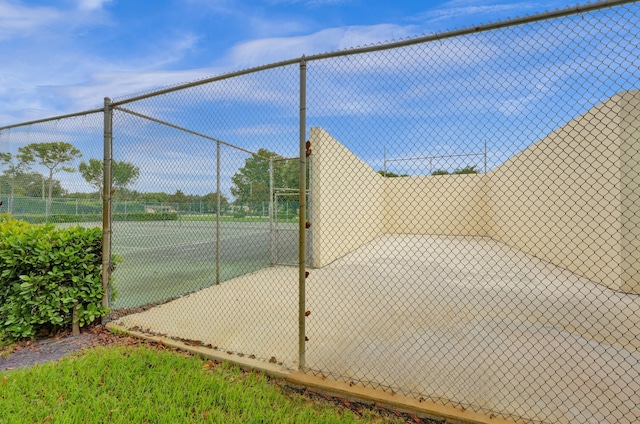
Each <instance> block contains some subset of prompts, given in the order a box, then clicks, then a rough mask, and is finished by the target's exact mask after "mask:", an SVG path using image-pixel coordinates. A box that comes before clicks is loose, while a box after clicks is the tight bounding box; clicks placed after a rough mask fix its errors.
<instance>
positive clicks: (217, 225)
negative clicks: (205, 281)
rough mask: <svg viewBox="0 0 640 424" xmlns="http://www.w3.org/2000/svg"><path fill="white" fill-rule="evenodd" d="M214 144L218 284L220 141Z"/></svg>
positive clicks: (218, 273) (217, 271) (217, 268)
mask: <svg viewBox="0 0 640 424" xmlns="http://www.w3.org/2000/svg"><path fill="white" fill-rule="evenodd" d="M216 145H217V154H216V156H217V166H216V284H220V203H221V202H220V197H221V194H220V142H219V141H218V142H217V143H216Z"/></svg>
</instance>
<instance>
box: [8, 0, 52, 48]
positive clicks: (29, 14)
mask: <svg viewBox="0 0 640 424" xmlns="http://www.w3.org/2000/svg"><path fill="white" fill-rule="evenodd" d="M62 15H63V14H62V13H61V12H60V11H58V10H56V9H53V8H50V7H26V6H23V5H21V4H19V3H16V2H13V1H8V0H0V41H2V40H6V39H8V38H13V37H26V36H28V35H31V34H33V33H34V32H35V31H36V30H38V29H39V28H42V27H44V26H46V25H48V24H50V23H52V22H55V21H57V20H59V19H60V18H61V17H62Z"/></svg>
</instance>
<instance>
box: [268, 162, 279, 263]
mask: <svg viewBox="0 0 640 424" xmlns="http://www.w3.org/2000/svg"><path fill="white" fill-rule="evenodd" d="M274 200H275V199H274V181H273V158H269V241H270V242H271V243H270V249H269V250H270V253H271V255H270V256H271V266H274V265H275V264H276V252H275V244H276V235H275V233H274V231H275V225H274V214H275V213H278V210H277V209H275V208H274Z"/></svg>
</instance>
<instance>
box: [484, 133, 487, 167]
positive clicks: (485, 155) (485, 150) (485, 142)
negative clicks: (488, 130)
mask: <svg viewBox="0 0 640 424" xmlns="http://www.w3.org/2000/svg"><path fill="white" fill-rule="evenodd" d="M484 173H485V174H486V173H487V140H484Z"/></svg>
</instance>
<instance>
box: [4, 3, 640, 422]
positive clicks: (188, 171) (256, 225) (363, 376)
mask: <svg viewBox="0 0 640 424" xmlns="http://www.w3.org/2000/svg"><path fill="white" fill-rule="evenodd" d="M614 4H615V6H614ZM639 45H640V5H639V4H638V3H637V2H603V3H596V4H592V5H588V6H585V7H583V8H582V9H581V10H568V11H558V12H554V13H550V14H546V15H541V16H538V17H534V18H526V19H519V20H515V21H510V22H504V23H498V24H493V25H488V26H484V27H479V28H475V29H469V30H461V31H457V32H451V33H446V34H439V35H434V36H429V37H424V38H421V39H415V40H408V41H403V42H399V43H395V44H389V45H380V46H375V47H368V48H362V49H357V50H347V51H343V52H336V53H328V54H323V55H316V56H312V57H307V58H303V59H301V60H292V61H288V62H283V63H280V64H275V65H269V66H265V67H262V68H260V69H253V70H249V71H245V72H238V73H236V74H230V75H226V76H221V77H216V78H211V79H208V80H203V81H200V82H195V83H191V84H187V85H185V86H179V87H173V88H169V89H166V90H162V91H159V92H150V93H144V94H141V95H137V96H135V97H129V98H122V99H115V100H114V101H113V102H112V103H109V102H107V108H106V109H105V113H107V116H106V118H107V119H106V120H105V122H109V123H110V124H109V123H107V124H106V125H105V127H104V128H103V126H102V119H103V118H104V116H103V115H102V114H101V113H90V114H88V115H86V116H81V117H77V116H73V117H68V118H65V119H62V120H57V121H48V122H45V123H37V124H33V125H30V126H24V127H15V128H11V129H5V130H3V131H2V133H0V137H1V138H0V141H1V142H2V144H1V146H2V148H1V149H0V152H3V153H4V152H8V153H12V154H11V155H8V156H6V157H7V160H5V162H4V163H3V171H4V172H3V173H2V176H1V178H2V180H0V189H1V190H2V191H1V192H0V198H1V199H3V200H4V202H5V205H6V204H8V205H10V208H11V209H13V210H14V213H15V214H16V215H17V216H25V217H28V216H30V217H31V219H32V220H33V221H34V222H36V221H38V220H43V219H45V220H46V219H49V220H56V219H57V220H58V222H63V221H64V222H73V223H75V222H94V220H93V219H89V217H88V216H89V215H91V216H93V215H94V214H96V213H101V212H102V210H101V209H96V208H98V207H99V205H98V204H97V203H96V199H100V198H101V197H103V198H104V199H105V201H107V202H110V204H111V213H110V219H109V220H108V222H103V226H104V228H105V229H106V231H107V232H108V234H110V235H112V246H111V250H112V251H113V253H115V254H117V255H119V256H121V257H122V258H123V262H122V263H121V264H120V265H119V266H118V268H117V269H116V271H115V272H114V277H115V279H116V280H115V286H116V288H117V290H118V294H119V297H118V299H117V300H116V301H115V303H113V304H112V307H113V308H114V309H115V310H121V313H120V314H123V313H125V312H131V313H132V314H129V315H127V316H124V317H122V318H121V319H120V320H119V323H121V324H122V325H125V326H128V327H131V328H133V327H135V328H140V329H146V330H149V331H152V332H155V333H159V334H165V335H168V336H171V337H177V338H182V339H189V340H192V341H193V340H196V341H199V342H201V343H202V344H206V345H210V346H211V347H213V348H216V349H221V350H224V351H227V352H235V353H236V354H239V355H246V356H251V357H256V358H259V359H263V360H268V361H270V362H278V363H280V364H282V365H284V366H285V367H287V368H290V369H300V370H301V371H303V372H308V373H313V374H317V375H322V376H325V377H331V378H333V379H337V380H340V381H344V382H349V383H351V384H352V385H356V386H368V387H372V388H375V389H383V390H386V391H391V392H393V393H402V394H404V395H406V396H410V397H414V398H417V399H422V400H429V401H432V402H436V403H439V404H445V405H450V406H453V407H456V408H459V409H460V408H461V409H462V410H464V409H471V410H474V411H477V412H480V413H483V414H486V415H488V416H493V417H498V416H499V417H503V418H507V419H513V420H522V421H524V422H549V423H551V422H554V423H555V422H610V423H614V422H616V423H617V422H623V423H624V422H626V423H633V422H637V421H638V420H640V406H639V405H640V352H639V348H640V342H639V340H640V325H639V324H640V323H639V321H640V297H639V296H638V294H640V265H639V263H640V261H639V260H640V237H639V236H640V230H639V221H640V210H639V208H640V198H639V196H640V177H639V175H640V72H638V69H640V48H639V47H638V46H639ZM94 112H95V111H94ZM111 115H112V116H111ZM98 117H99V118H100V120H97V118H98ZM94 118H96V119H95V122H94ZM110 118H111V119H110ZM110 125H112V126H110ZM54 127H55V129H56V131H57V132H55V131H53V130H52V128H54ZM61 128H62V129H61ZM91 129H93V130H95V131H94V132H95V134H94V136H89V135H88V134H92V132H91V131H88V130H91ZM103 129H104V132H103ZM80 130H82V131H80ZM79 134H82V139H81V140H80V139H78V138H77V137H78V135H79ZM111 135H112V136H113V139H112V140H113V141H112V150H111V146H110V145H109V146H107V145H105V147H109V148H105V149H104V152H105V154H106V156H105V157H104V158H103V157H102V156H101V154H99V153H98V152H100V151H101V149H102V147H103V145H102V137H103V136H104V138H105V140H111V138H110V137H111ZM53 140H55V141H68V142H70V143H71V144H73V145H74V146H76V147H77V148H78V149H79V150H81V151H82V153H83V156H82V159H80V158H76V159H74V160H75V161H76V162H78V163H76V162H73V163H76V165H77V166H78V169H79V172H76V173H75V174H68V175H73V176H74V179H73V180H71V179H62V177H61V176H62V175H64V176H65V177H66V178H69V177H68V175H67V174H64V173H62V172H60V173H59V174H56V175H59V176H60V180H59V186H56V185H55V184H53V183H48V182H47V179H46V178H44V177H41V178H39V179H38V178H37V177H35V176H32V177H31V179H25V180H24V181H29V183H24V184H22V183H20V184H19V183H17V182H18V181H19V179H18V178H17V177H16V175H17V174H15V170H14V168H15V166H16V165H17V164H18V162H16V160H17V158H19V157H20V155H19V154H18V153H20V152H21V151H24V149H23V150H20V149H21V148H22V147H24V146H26V145H28V144H30V143H36V142H48V141H53ZM306 140H308V143H306V144H305V141H306ZM83 143H84V144H83ZM108 144H109V143H108ZM5 146H8V147H5ZM89 146H91V148H92V149H95V151H92V150H91V149H90V148H89ZM111 151H112V157H110V152H111ZM4 157H5V156H2V157H0V158H4ZM90 158H96V161H97V160H98V159H97V158H100V159H99V161H103V159H104V163H103V165H105V168H104V169H105V170H107V169H109V172H110V174H111V178H110V179H109V187H103V186H102V185H101V184H100V182H99V179H100V178H101V177H102V172H101V171H100V166H98V165H100V164H98V165H96V164H95V163H94V164H92V163H91V162H90V160H89V159H90ZM292 158H293V159H292ZM81 160H85V161H86V162H85V165H84V167H83V170H81V169H80V166H79V161H81ZM11 161H13V162H11ZM32 162H33V161H32ZM71 163H72V161H71V162H69V164H71ZM91 166H94V167H95V168H96V169H97V171H96V173H97V174H98V175H97V176H95V178H97V180H96V179H92V178H91V175H93V174H91V172H90V171H91V169H92V168H91ZM12 167H13V168H12ZM43 171H44V169H43ZM20 172H22V173H25V172H26V171H24V170H23V171H20ZM105 172H106V171H105ZM44 174H45V173H44V172H43V173H42V175H44ZM80 177H83V179H84V182H82V180H81V179H80ZM301 177H304V180H305V181H301V179H302V178H301ZM24 178H26V177H24ZM96 181H97V183H96ZM46 184H49V185H46ZM18 187H19V190H20V191H19V192H18V191H16V190H18ZM43 187H44V188H43ZM49 187H53V188H52V191H50V192H49V193H47V190H46V188H49ZM56 187H57V188H56ZM107 188H108V190H107ZM56 190H58V192H56ZM301 193H302V196H301ZM47 196H49V197H47ZM54 197H56V198H58V199H59V200H58V201H55V200H47V199H53V198H54ZM43 199H44V200H43ZM43 202H44V203H43ZM58 202H59V204H58ZM43 204H44V205H45V209H44V212H42V205H43ZM27 205H31V206H27ZM36 205H38V206H36ZM47 205H48V206H47ZM74 205H75V209H74ZM58 208H59V209H58ZM85 208H86V209H85ZM55 217H58V218H55ZM79 217H81V218H79ZM300 251H302V252H304V254H302V255H301V254H300V253H299V252H300ZM291 265H296V266H291ZM305 273H308V275H307V274H305ZM150 306H155V307H153V308H150V309H148V308H149V307H150ZM139 307H143V308H139ZM144 309H148V310H146V311H144V312H140V313H133V312H139V311H142V310H144Z"/></svg>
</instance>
